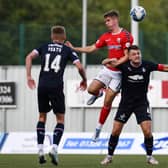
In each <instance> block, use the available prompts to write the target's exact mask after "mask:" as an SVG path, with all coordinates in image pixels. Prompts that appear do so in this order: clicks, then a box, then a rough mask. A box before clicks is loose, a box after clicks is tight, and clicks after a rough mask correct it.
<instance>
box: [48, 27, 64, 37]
mask: <svg viewBox="0 0 168 168" xmlns="http://www.w3.org/2000/svg"><path fill="white" fill-rule="evenodd" d="M51 33H53V34H61V35H63V34H66V31H65V27H64V26H60V25H57V26H53V27H51Z"/></svg>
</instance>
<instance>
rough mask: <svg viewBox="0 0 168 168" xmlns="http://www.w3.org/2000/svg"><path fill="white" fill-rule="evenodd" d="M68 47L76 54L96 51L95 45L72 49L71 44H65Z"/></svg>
mask: <svg viewBox="0 0 168 168" xmlns="http://www.w3.org/2000/svg"><path fill="white" fill-rule="evenodd" d="M65 44H66V45H67V46H68V47H70V48H72V49H73V50H74V51H76V52H81V53H91V52H94V51H96V50H97V48H96V46H95V44H92V45H89V46H86V47H74V46H73V45H72V43H71V42H69V41H67V42H66V43H65Z"/></svg>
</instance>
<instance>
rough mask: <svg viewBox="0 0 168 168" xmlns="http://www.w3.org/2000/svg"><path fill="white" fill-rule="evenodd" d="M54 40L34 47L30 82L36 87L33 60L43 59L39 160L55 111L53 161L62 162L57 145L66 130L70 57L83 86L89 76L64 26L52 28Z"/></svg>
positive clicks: (28, 68)
mask: <svg viewBox="0 0 168 168" xmlns="http://www.w3.org/2000/svg"><path fill="white" fill-rule="evenodd" d="M51 40H52V42H49V43H47V44H44V45H42V46H41V47H39V48H37V49H34V50H33V51H32V52H31V53H29V54H28V55H27V57H26V71H27V82H28V86H29V87H30V88H31V89H34V88H35V81H34V80H33V78H32V76H31V66H32V60H33V59H34V58H36V57H38V56H40V58H41V71H40V75H39V83H38V108H39V120H38V123H37V142H38V148H39V152H38V153H39V163H41V164H42V163H45V162H46V160H45V156H44V149H43V142H44V137H45V123H46V119H47V112H49V111H50V110H51V109H52V110H53V112H54V114H55V116H56V121H57V124H56V126H55V129H54V132H53V145H52V149H51V151H50V152H49V156H50V157H51V161H52V163H53V164H55V165H57V164H58V156H57V148H58V145H59V142H60V140H61V137H62V134H63V131H64V114H65V100H64V93H63V75H64V70H65V66H66V64H67V62H68V61H69V60H70V61H71V62H73V64H74V65H75V66H76V67H77V69H78V71H79V74H80V76H81V77H82V81H81V83H80V88H81V89H82V90H85V89H86V87H87V81H86V75H85V70H84V68H83V66H82V65H81V63H80V61H79V58H78V56H77V54H76V52H74V51H73V50H72V49H71V48H69V47H67V46H66V45H64V41H65V40H66V32H65V28H64V27H63V26H53V27H52V28H51Z"/></svg>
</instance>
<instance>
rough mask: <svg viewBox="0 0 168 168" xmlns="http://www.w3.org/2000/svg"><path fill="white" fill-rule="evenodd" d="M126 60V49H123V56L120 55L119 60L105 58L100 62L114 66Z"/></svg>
mask: <svg viewBox="0 0 168 168" xmlns="http://www.w3.org/2000/svg"><path fill="white" fill-rule="evenodd" d="M126 61H128V50H127V49H125V50H124V56H123V57H121V58H120V59H119V60H117V59H116V58H106V59H104V60H103V61H102V64H103V65H105V66H107V67H116V66H118V65H120V64H122V63H124V62H126Z"/></svg>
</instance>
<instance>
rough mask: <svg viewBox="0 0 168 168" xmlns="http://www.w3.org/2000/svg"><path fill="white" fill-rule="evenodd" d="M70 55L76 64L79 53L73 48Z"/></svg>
mask: <svg viewBox="0 0 168 168" xmlns="http://www.w3.org/2000/svg"><path fill="white" fill-rule="evenodd" d="M69 57H70V60H71V62H72V63H73V64H75V62H77V61H79V57H78V54H77V53H76V52H75V51H73V50H71V51H70V55H69Z"/></svg>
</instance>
